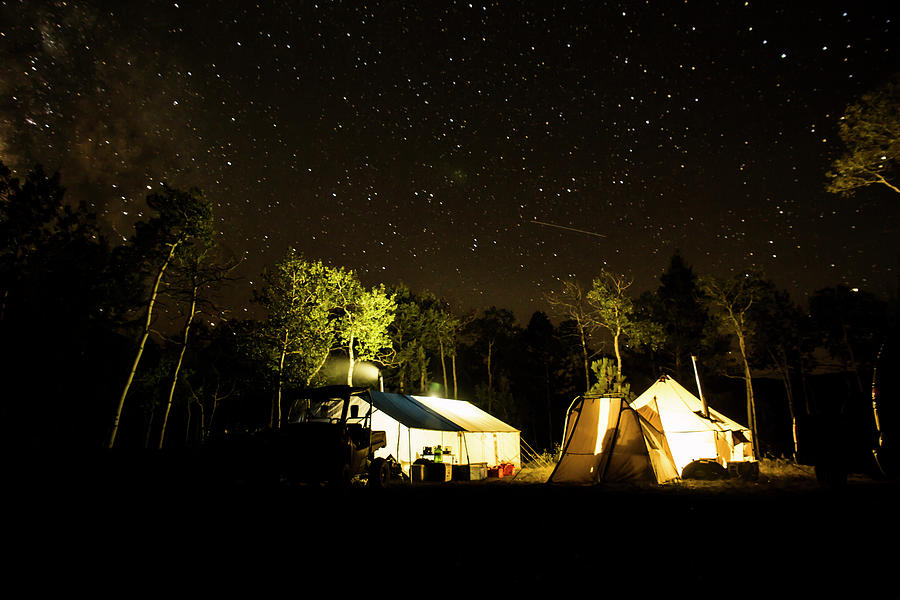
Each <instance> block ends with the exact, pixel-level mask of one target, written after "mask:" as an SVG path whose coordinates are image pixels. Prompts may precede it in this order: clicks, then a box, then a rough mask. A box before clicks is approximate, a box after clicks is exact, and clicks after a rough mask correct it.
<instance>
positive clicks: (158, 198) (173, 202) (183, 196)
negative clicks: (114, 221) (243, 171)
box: [108, 186, 213, 448]
mask: <svg viewBox="0 0 900 600" xmlns="http://www.w3.org/2000/svg"><path fill="white" fill-rule="evenodd" d="M147 206H149V207H150V209H151V210H153V211H155V212H156V216H154V217H153V218H151V219H150V220H149V221H146V222H144V221H141V222H138V223H137V224H136V225H135V236H134V240H133V244H132V246H131V247H132V249H133V250H135V254H134V255H135V256H138V257H139V258H140V262H139V263H138V266H137V268H139V269H141V270H143V271H145V272H146V274H147V276H148V277H149V279H150V287H149V290H148V291H147V294H146V297H145V305H144V309H143V312H144V318H143V319H142V321H143V326H142V327H141V331H140V333H139V336H138V347H137V352H136V354H135V357H134V360H133V361H132V364H131V369H130V371H129V373H128V376H127V378H126V380H125V385H124V387H123V389H122V393H121V395H120V396H119V402H118V404H117V405H116V412H115V418H114V420H113V426H112V431H111V433H110V436H109V444H108V446H109V447H110V448H112V447H113V445H114V444H115V441H116V434H117V432H118V430H119V421H120V419H121V416H122V408H123V406H124V405H125V398H126V397H127V396H128V390H129V388H130V387H131V383H132V381H133V380H134V374H135V372H136V371H137V368H138V365H139V364H140V362H141V356H142V354H143V352H144V346H145V345H146V343H147V338H149V337H150V331H151V326H152V324H153V318H154V316H155V315H154V309H155V307H156V301H157V298H158V295H159V291H160V286H161V284H162V282H163V278H164V277H165V275H166V271H167V270H168V269H169V267H170V265H171V264H172V261H174V260H175V259H176V256H177V254H178V253H179V252H183V251H184V247H185V246H186V245H187V244H189V243H190V242H192V241H198V240H209V239H211V238H212V235H213V211H212V205H211V203H210V202H209V201H208V200H207V199H206V198H205V197H204V196H203V194H202V193H201V192H200V191H199V190H196V189H192V190H189V191H181V190H177V189H174V188H170V187H168V186H163V189H162V191H160V192H157V193H153V194H151V195H149V196H148V197H147Z"/></svg>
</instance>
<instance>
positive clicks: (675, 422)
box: [631, 375, 753, 473]
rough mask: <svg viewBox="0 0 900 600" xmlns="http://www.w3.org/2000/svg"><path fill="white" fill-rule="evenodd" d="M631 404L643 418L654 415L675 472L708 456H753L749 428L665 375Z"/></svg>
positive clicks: (725, 460)
mask: <svg viewBox="0 0 900 600" xmlns="http://www.w3.org/2000/svg"><path fill="white" fill-rule="evenodd" d="M631 406H632V407H633V408H634V409H635V410H637V411H638V413H640V414H642V415H644V416H645V417H647V418H653V415H657V416H658V418H659V420H660V429H661V430H662V431H663V432H664V433H665V435H666V440H667V441H668V444H669V448H670V450H671V452H672V458H673V459H674V461H675V467H676V468H677V469H678V473H681V472H682V471H683V470H684V467H685V466H687V465H688V464H689V463H691V462H693V461H695V460H699V459H704V458H705V459H712V460H715V461H716V462H718V463H719V464H720V465H722V466H723V467H725V468H727V467H728V465H729V464H730V463H735V462H745V461H750V460H753V444H752V441H751V434H750V430H749V429H748V428H747V427H744V426H743V425H741V424H739V423H737V422H736V421H733V420H731V419H729V418H728V417H726V416H725V415H723V414H722V413H720V412H717V411H715V410H713V409H711V408H710V409H708V413H709V416H706V414H705V413H704V406H703V402H702V401H701V400H700V399H699V398H697V397H696V396H694V395H693V394H692V393H690V392H689V391H687V390H686V389H685V388H684V387H682V386H681V385H680V384H679V383H678V382H677V381H675V380H674V379H672V378H671V377H668V376H665V375H664V376H662V377H660V378H659V379H658V380H657V381H656V383H654V384H653V385H651V386H650V387H649V388H648V389H647V391H646V392H644V393H643V394H641V395H640V396H638V397H637V398H635V399H634V400H633V401H632V402H631Z"/></svg>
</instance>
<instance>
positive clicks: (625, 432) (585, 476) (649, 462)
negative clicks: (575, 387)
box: [549, 396, 678, 483]
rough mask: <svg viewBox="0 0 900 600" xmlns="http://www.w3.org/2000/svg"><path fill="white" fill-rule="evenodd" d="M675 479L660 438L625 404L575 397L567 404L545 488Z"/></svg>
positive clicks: (664, 444)
mask: <svg viewBox="0 0 900 600" xmlns="http://www.w3.org/2000/svg"><path fill="white" fill-rule="evenodd" d="M677 478H678V472H677V471H676V469H675V463H674V461H673V459H672V454H671V452H669V449H668V446H667V444H666V439H665V436H664V435H663V434H662V432H661V431H659V429H658V428H657V427H656V426H654V424H653V423H652V422H650V421H648V420H647V419H646V418H644V417H643V416H641V415H640V414H639V413H638V412H637V411H635V410H634V409H633V408H632V407H631V406H629V404H628V402H627V401H626V400H624V399H623V398H604V397H596V396H580V397H578V398H576V399H575V401H574V402H573V403H572V405H571V407H570V408H569V412H568V415H567V416H566V435H565V441H564V442H563V448H562V453H561V456H560V459H559V462H558V463H557V464H556V468H554V470H553V473H551V475H550V479H549V482H550V483H599V482H620V481H651V482H652V481H655V482H656V483H665V482H667V481H671V480H673V479H677Z"/></svg>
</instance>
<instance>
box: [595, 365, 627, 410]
mask: <svg viewBox="0 0 900 600" xmlns="http://www.w3.org/2000/svg"><path fill="white" fill-rule="evenodd" d="M591 371H593V372H594V377H595V383H594V385H592V386H591V389H590V390H589V392H590V393H591V394H603V395H605V394H611V393H615V394H621V395H622V397H623V398H625V399H627V400H630V399H632V397H633V395H632V393H631V384H630V383H626V381H625V377H624V376H622V373H621V372H620V371H619V370H618V369H617V368H616V365H614V364H613V362H612V361H611V360H609V359H608V358H601V359H600V360H595V361H594V362H592V363H591Z"/></svg>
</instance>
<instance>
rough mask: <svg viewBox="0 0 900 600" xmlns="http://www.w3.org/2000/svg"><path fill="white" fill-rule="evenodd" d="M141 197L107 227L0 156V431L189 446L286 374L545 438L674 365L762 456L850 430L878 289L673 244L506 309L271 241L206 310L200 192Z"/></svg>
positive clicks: (892, 313)
mask: <svg viewBox="0 0 900 600" xmlns="http://www.w3.org/2000/svg"><path fill="white" fill-rule="evenodd" d="M147 205H148V208H149V210H148V211H147V214H148V215H149V216H148V217H146V218H145V219H144V220H141V221H139V222H138V223H137V224H136V225H135V228H134V231H133V232H132V234H131V235H130V236H128V237H127V239H126V240H124V241H121V242H118V243H115V244H113V243H112V242H111V241H110V240H109V239H107V238H106V237H105V236H104V234H103V232H102V228H101V226H100V224H99V223H98V220H97V218H96V217H95V215H93V214H92V213H91V212H90V211H89V210H88V209H87V208H86V207H85V206H72V205H71V204H70V203H68V202H67V201H66V198H65V195H64V190H63V189H62V187H61V185H60V179H59V176H58V175H48V174H46V173H45V172H44V171H43V170H42V169H40V168H36V169H34V170H33V171H32V172H31V173H29V174H28V175H27V176H26V177H25V178H24V180H19V179H17V178H15V177H13V176H12V174H11V173H10V171H9V170H8V169H6V168H5V167H3V166H2V165H0V340H2V357H0V364H2V368H3V388H2V389H3V396H2V403H0V411H2V415H0V418H2V422H3V423H4V425H5V428H4V429H5V434H4V436H3V443H4V444H5V445H6V446H7V447H8V448H17V449H23V448H24V449H39V448H46V449H58V448H68V449H79V448H83V449H87V448H102V447H117V448H163V447H167V448H178V447H196V446H199V445H201V444H202V443H203V442H204V441H205V440H207V439H209V438H210V437H212V436H217V435H221V434H223V433H225V432H227V431H248V430H258V429H262V428H271V427H279V426H281V424H282V423H284V422H285V421H287V420H290V419H291V418H292V415H293V414H294V413H293V411H294V409H295V408H297V407H296V406H295V403H294V400H293V398H294V395H295V394H296V392H297V391H298V390H301V389H303V388H305V387H307V386H314V385H320V384H323V383H348V382H352V383H353V384H354V385H365V386H372V387H377V386H379V385H383V386H384V389H385V391H397V392H403V393H409V394H429V393H433V394H435V395H440V396H444V397H449V398H458V399H465V400H470V401H472V402H474V403H476V404H477V405H479V406H481V407H483V408H484V409H486V410H487V411H489V412H491V413H492V414H494V415H496V416H497V417H499V418H501V419H503V420H505V421H507V422H509V423H511V424H513V425H515V426H517V427H518V428H520V429H521V430H522V432H523V437H524V439H525V440H527V441H528V442H529V444H531V445H532V446H533V447H535V448H538V449H547V450H550V449H553V448H554V447H555V446H556V445H557V444H559V443H560V441H561V437H562V428H563V419H564V417H565V412H566V409H567V407H568V405H569V403H570V402H571V401H572V399H573V398H575V397H576V396H578V395H579V394H583V393H585V392H586V391H595V392H597V391H614V392H618V393H623V394H626V395H628V394H631V395H634V394H636V393H640V392H641V391H642V390H643V389H645V388H646V387H647V386H649V385H650V384H651V383H652V382H653V381H654V380H655V379H656V378H658V377H659V376H660V375H662V374H668V375H671V376H672V377H674V378H675V379H676V380H677V381H679V382H680V383H681V384H682V385H684V386H685V387H687V388H688V389H690V390H692V391H695V393H696V389H697V387H696V378H695V364H696V368H697V373H699V378H700V381H701V383H702V389H703V393H704V395H705V397H706V398H707V399H708V401H709V403H710V405H712V406H713V407H715V408H717V409H718V410H720V411H722V412H724V413H725V414H728V415H729V416H731V417H733V418H735V419H737V420H739V421H741V422H744V423H747V424H748V425H749V426H750V427H751V428H752V429H753V430H754V431H755V432H756V433H757V435H758V439H759V441H760V446H761V448H762V450H763V451H764V452H766V453H768V454H772V455H779V456H793V455H794V454H795V453H796V451H797V447H796V439H795V435H794V431H795V430H797V427H800V428H801V429H802V423H803V421H804V419H806V418H807V417H808V415H815V414H818V413H823V412H828V413H829V414H836V415H840V416H841V419H843V421H844V422H845V423H846V424H848V425H850V424H852V425H853V427H854V428H855V430H856V431H861V432H863V435H869V434H870V433H871V429H872V426H873V424H872V420H873V419H872V414H871V413H872V411H871V388H872V379H873V369H874V368H875V365H876V358H877V355H878V353H879V350H880V349H881V348H882V346H883V344H884V342H885V340H886V339H887V337H888V332H889V331H891V330H893V329H894V325H895V322H896V314H897V310H896V309H897V300H896V298H891V299H882V298H878V297H876V296H874V295H872V294H870V293H868V292H866V291H865V290H857V289H849V288H847V287H843V286H835V287H828V288H824V289H821V290H818V291H816V292H815V293H813V294H811V296H810V297H809V302H808V304H807V305H805V306H801V305H799V304H797V303H795V301H794V300H792V299H791V297H790V296H789V294H788V293H786V292H785V291H783V290H781V289H779V288H778V287H777V286H776V285H775V284H774V283H773V282H772V281H771V280H770V279H769V278H767V277H766V275H765V274H764V273H761V272H746V273H740V274H738V275H736V276H734V277H731V278H717V277H712V276H706V275H703V274H698V273H695V272H694V270H693V268H692V267H691V266H690V265H689V264H688V262H687V261H686V259H685V257H683V256H681V255H680V254H679V253H676V254H675V255H673V256H672V257H671V259H670V262H669V264H668V265H667V266H666V268H665V270H664V272H663V274H662V276H661V277H660V280H659V283H658V287H657V288H656V289H655V290H651V291H648V292H645V293H643V294H640V295H635V294H633V291H632V290H631V282H630V281H629V280H628V279H627V278H625V277H624V276H622V275H621V274H618V273H616V272H613V271H607V270H604V269H598V272H597V274H596V278H595V279H594V280H593V281H592V282H591V285H590V286H589V287H581V286H580V285H579V284H578V283H577V282H575V281H573V280H570V281H564V282H562V284H561V285H560V286H559V288H558V289H557V290H556V291H555V292H554V293H552V294H550V295H549V296H548V297H547V300H548V304H549V305H550V306H551V307H552V312H551V313H550V314H545V313H543V312H535V313H534V314H533V315H531V316H530V318H528V320H527V322H524V323H523V322H519V321H517V320H516V318H515V317H514V315H513V314H512V313H511V312H510V311H508V310H506V309H504V308H502V307H492V308H489V309H487V310H483V311H480V312H472V311H470V312H464V311H461V310H459V309H457V308H455V307H452V306H451V305H450V304H449V303H448V302H446V301H445V300H444V299H442V298H439V297H436V296H434V295H433V294H430V293H428V292H427V291H424V290H412V289H410V288H408V287H407V286H405V285H403V284H393V285H382V284H379V285H376V286H374V287H367V286H366V285H364V284H363V283H362V282H361V281H360V279H359V278H358V276H357V275H356V273H354V272H353V271H352V270H349V269H345V268H341V267H332V266H328V265H326V264H323V263H322V262H321V261H318V260H315V259H314V258H312V257H304V256H302V255H299V254H298V253H296V252H294V251H292V250H289V251H286V252H285V254H284V256H283V258H282V259H281V260H280V261H279V262H278V263H277V264H273V265H271V266H270V267H269V268H267V269H266V270H265V272H264V273H263V274H262V277H261V281H262V285H261V286H260V288H259V290H258V292H257V294H256V296H255V297H254V298H253V301H254V303H256V305H257V306H258V308H259V311H258V312H259V314H260V315H261V316H260V317H259V318H253V319H245V320H236V319H232V320H222V319H218V318H216V317H215V316H214V315H217V314H221V309H222V308H223V307H214V306H213V304H212V300H211V299H212V298H217V297H218V298H221V297H225V294H223V293H222V292H223V290H224V289H225V288H226V287H227V286H228V285H229V284H230V283H231V281H232V272H233V271H234V268H235V266H236V265H235V263H234V261H232V260H230V259H229V258H228V257H227V256H226V255H225V253H224V252H222V250H221V249H220V248H219V247H218V246H217V244H216V242H215V237H214V235H213V226H212V224H213V222H214V220H213V212H212V208H211V203H210V202H209V201H208V200H207V199H206V198H205V197H204V196H203V194H202V193H201V192H199V191H197V190H189V191H181V190H176V189H173V188H168V187H163V188H162V189H161V190H160V191H159V192H155V193H152V194H150V195H149V196H148V198H147ZM162 322H165V323H166V325H167V326H166V327H164V328H163V327H161V326H160V323H162ZM694 357H696V363H695V361H694ZM826 362H827V366H828V369H825V368H824V367H825V363H826ZM826 371H827V372H826Z"/></svg>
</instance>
